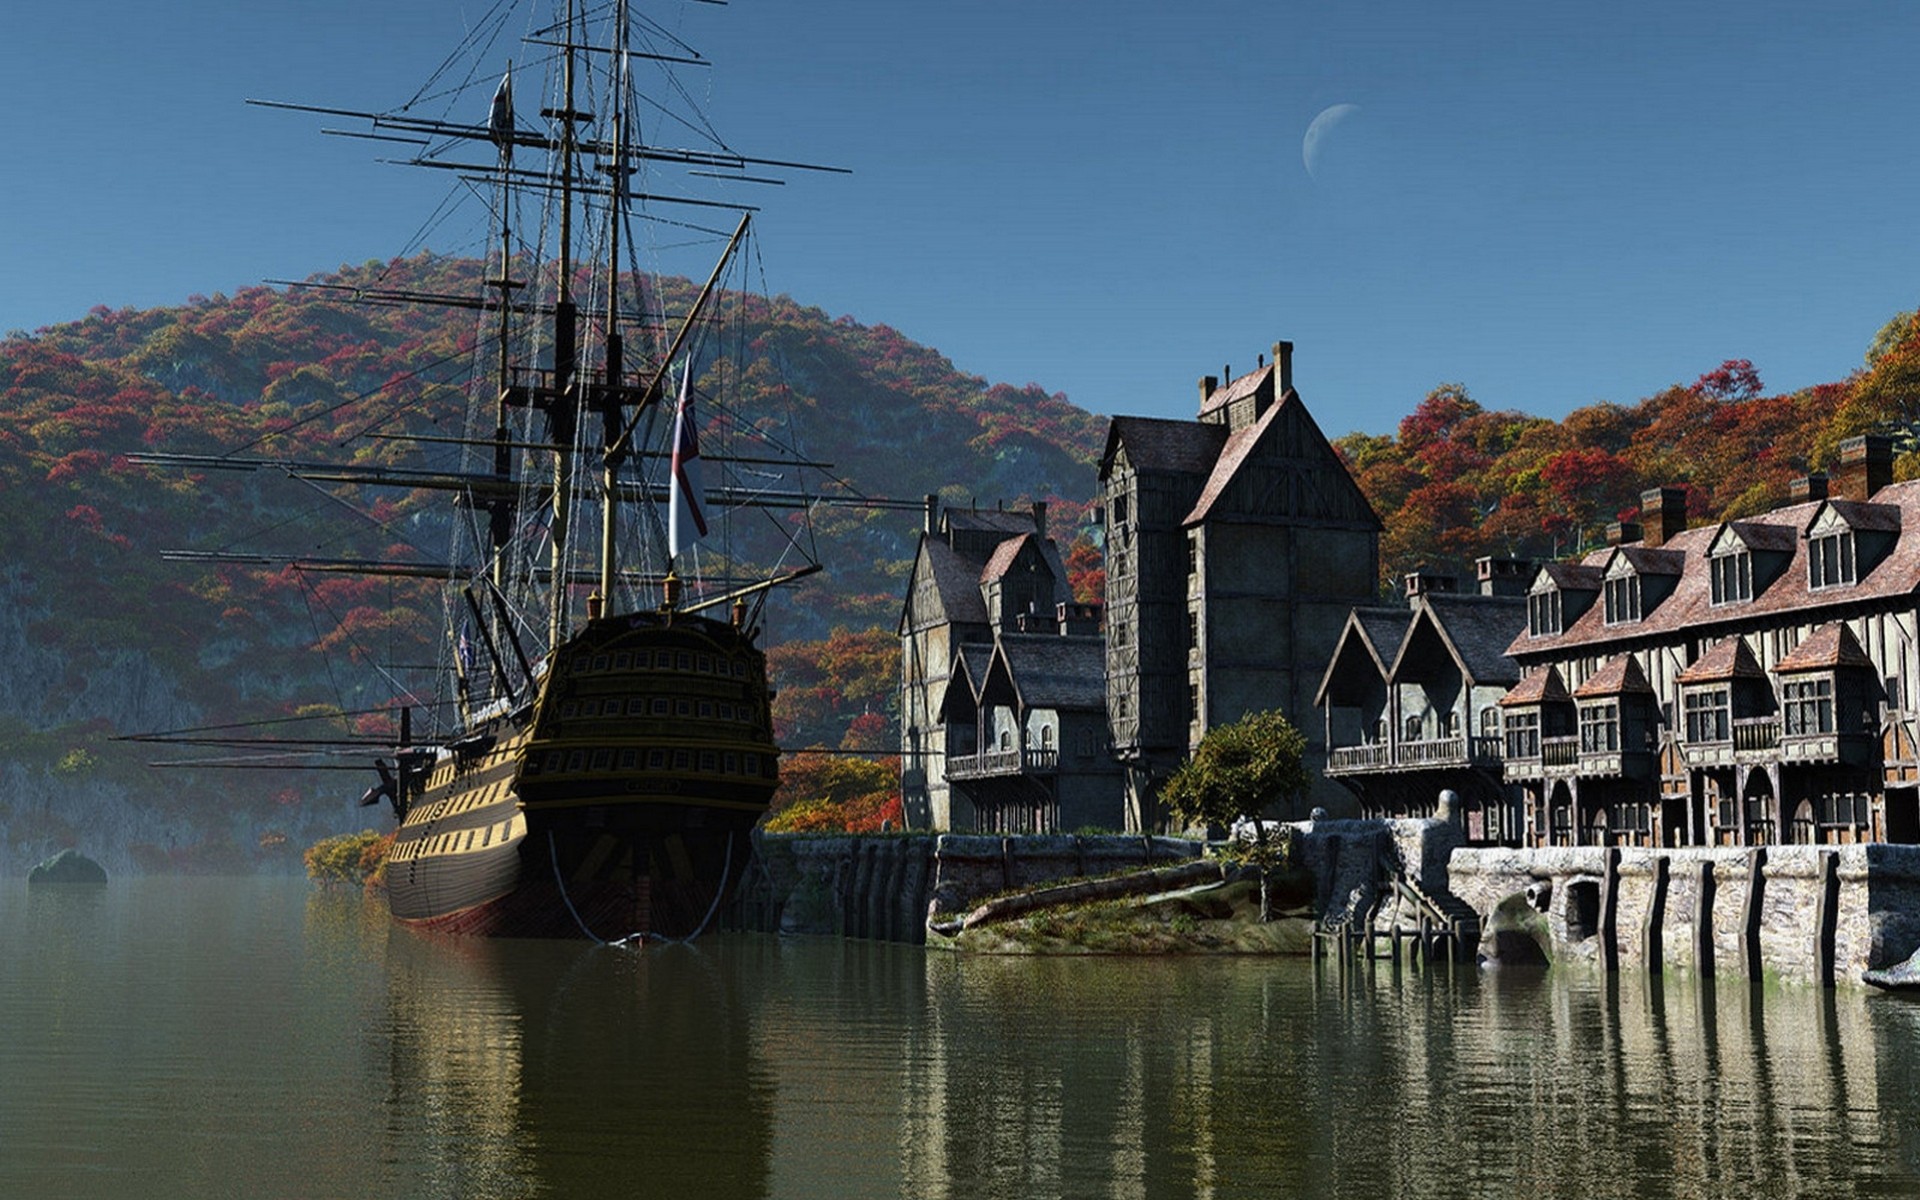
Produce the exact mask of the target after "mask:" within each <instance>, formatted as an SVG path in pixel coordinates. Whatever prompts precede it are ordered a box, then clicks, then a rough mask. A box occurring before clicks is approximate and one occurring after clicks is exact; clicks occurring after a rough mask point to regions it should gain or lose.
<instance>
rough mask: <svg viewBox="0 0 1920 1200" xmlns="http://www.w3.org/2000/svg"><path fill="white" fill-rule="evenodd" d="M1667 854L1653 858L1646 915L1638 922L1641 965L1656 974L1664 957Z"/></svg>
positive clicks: (1662, 963) (1661, 966) (1663, 961)
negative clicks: (1651, 884)
mask: <svg viewBox="0 0 1920 1200" xmlns="http://www.w3.org/2000/svg"><path fill="white" fill-rule="evenodd" d="M1668 870H1669V863H1668V860H1667V856H1666V855H1664V854H1661V855H1658V856H1656V857H1655V858H1654V860H1653V888H1652V891H1651V893H1650V894H1649V895H1648V897H1647V915H1646V918H1645V919H1644V920H1643V921H1642V922H1641V923H1640V958H1641V960H1642V961H1641V965H1642V967H1644V968H1645V969H1646V971H1647V972H1648V973H1649V974H1653V975H1658V974H1659V973H1660V972H1661V970H1662V968H1663V967H1664V965H1665V959H1666V928H1665V927H1666V923H1667V872H1668Z"/></svg>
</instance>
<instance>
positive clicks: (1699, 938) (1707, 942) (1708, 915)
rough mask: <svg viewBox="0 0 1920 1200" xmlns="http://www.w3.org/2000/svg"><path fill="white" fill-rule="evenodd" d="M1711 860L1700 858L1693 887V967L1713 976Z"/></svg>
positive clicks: (1703, 973)
mask: <svg viewBox="0 0 1920 1200" xmlns="http://www.w3.org/2000/svg"><path fill="white" fill-rule="evenodd" d="M1713 891H1714V881H1713V860H1712V859H1710V858H1703V859H1701V860H1700V878H1699V881H1698V882H1697V884H1696V885H1695V887H1694V889H1693V969H1694V970H1696V971H1698V972H1700V974H1701V976H1702V977H1703V978H1708V979H1710V978H1712V977H1713Z"/></svg>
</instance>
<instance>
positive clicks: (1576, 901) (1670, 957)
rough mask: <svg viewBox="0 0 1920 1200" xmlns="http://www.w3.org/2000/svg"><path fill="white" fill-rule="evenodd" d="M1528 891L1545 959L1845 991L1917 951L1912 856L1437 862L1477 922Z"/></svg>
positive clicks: (1788, 854) (1597, 856)
mask: <svg viewBox="0 0 1920 1200" xmlns="http://www.w3.org/2000/svg"><path fill="white" fill-rule="evenodd" d="M1663 873H1664V886H1663V881H1662V875H1663ZM1539 885H1545V886H1546V887H1547V888H1548V889H1550V891H1549V893H1548V896H1547V905H1548V907H1547V910H1546V915H1547V924H1548V928H1549V930H1550V931H1551V934H1552V943H1553V944H1552V947H1551V951H1550V953H1551V955H1552V957H1553V959H1554V960H1555V961H1573V962H1588V963H1592V964H1595V965H1600V966H1605V965H1608V959H1609V957H1611V958H1612V959H1613V962H1614V964H1615V965H1618V966H1622V967H1633V968H1641V969H1662V968H1665V967H1684V968H1688V969H1692V970H1701V969H1706V970H1711V971H1713V972H1714V973H1716V974H1721V975H1727V974H1731V975H1735V976H1739V975H1746V974H1751V973H1755V972H1772V973H1775V974H1778V975H1782V976H1787V977H1792V978H1802V979H1809V980H1825V979H1828V978H1832V979H1834V980H1836V981H1842V980H1844V981H1854V982H1857V981H1858V980H1859V979H1860V974H1861V972H1863V971H1865V970H1867V969H1868V968H1872V967H1884V966H1890V965H1893V964H1895V963H1899V962H1901V961H1903V960H1904V959H1906V958H1907V957H1908V956H1909V955H1910V954H1912V953H1913V952H1914V950H1915V949H1916V948H1920V846H1904V845H1898V846H1896V845H1868V846H1764V847H1752V848H1745V847H1725V848H1718V847H1716V848H1707V847H1682V848H1675V849H1646V848H1634V847H1626V848H1620V849H1616V850H1610V849H1603V848H1601V847H1596V846H1579V847H1554V848H1550V849H1538V850H1506V849H1481V848H1466V847H1461V848H1458V849H1455V850H1453V851H1452V852H1451V855H1450V857H1449V859H1448V864H1447V886H1448V887H1449V888H1450V889H1451V890H1452V892H1453V893H1454V894H1455V895H1456V896H1458V897H1460V898H1461V899H1462V900H1464V901H1466V902H1467V903H1468V904H1469V905H1471V906H1472V907H1473V908H1474V910H1475V911H1477V912H1479V913H1480V914H1481V916H1482V918H1483V919H1485V918H1486V917H1487V916H1488V915H1489V914H1491V913H1492V911H1493V909H1494V907H1495V906H1496V905H1498V904H1499V903H1500V901H1501V900H1503V899H1505V898H1506V897H1508V896H1511V895H1513V894H1515V893H1516V892H1525V891H1526V890H1527V889H1528V888H1529V887H1530V886H1531V887H1535V888H1536V892H1535V894H1536V895H1538V894H1539V892H1538V888H1539ZM1609 905H1611V911H1610V912H1609Z"/></svg>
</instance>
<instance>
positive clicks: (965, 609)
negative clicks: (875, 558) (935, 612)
mask: <svg viewBox="0 0 1920 1200" xmlns="http://www.w3.org/2000/svg"><path fill="white" fill-rule="evenodd" d="M920 553H921V555H922V557H923V560H924V561H925V562H926V564H927V568H928V570H930V571H931V572H932V574H933V586H934V589H935V590H936V591H937V592H938V593H939V596H940V606H941V607H942V608H944V609H945V610H946V613H947V620H949V621H955V622H974V623H979V624H985V623H986V620H987V603H986V601H984V600H982V599H981V598H980V564H979V563H978V562H976V561H974V560H973V559H971V558H969V557H967V556H966V555H964V554H961V553H959V552H958V551H956V550H955V549H954V548H953V547H952V546H949V545H947V544H946V543H945V542H944V541H942V540H940V539H939V538H923V539H922V540H921V542H920ZM909 595H911V593H909Z"/></svg>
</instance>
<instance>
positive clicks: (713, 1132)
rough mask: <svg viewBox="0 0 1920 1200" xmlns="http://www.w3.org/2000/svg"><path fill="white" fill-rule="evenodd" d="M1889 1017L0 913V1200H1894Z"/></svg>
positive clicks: (155, 912)
mask: <svg viewBox="0 0 1920 1200" xmlns="http://www.w3.org/2000/svg"><path fill="white" fill-rule="evenodd" d="M1917 1077H1920V1004H1913V1003H1909V1002H1906V1001H1904V1000H1902V999H1900V998H1896V997H1886V996H1878V995H1867V994H1863V993H1861V992H1858V991H1840V992H1838V993H1823V992H1820V991H1818V990H1815V989H1812V988H1806V987H1799V986H1785V985H1783V986H1773V985H1769V986H1766V987H1763V988H1760V989H1751V990H1750V989H1748V988H1746V987H1744V986H1742V987H1729V986H1727V985H1726V984H1724V983H1723V984H1721V985H1720V986H1718V987H1701V986H1699V985H1698V984H1696V983H1695V982H1694V981H1692V980H1691V979H1689V978H1687V977H1685V976H1676V977H1673V978H1669V979H1667V980H1665V981H1664V982H1661V981H1659V980H1650V979H1648V978H1645V977H1642V976H1637V975H1628V976H1624V977H1621V978H1620V979H1618V980H1617V981H1616V982H1614V983H1609V982H1608V981H1606V980H1604V979H1602V978H1599V977H1596V976H1592V975H1584V974H1572V973H1558V974H1552V975H1546V976H1531V977H1518V976H1513V975H1508V976H1504V977H1487V978H1480V977H1474V976H1470V975H1469V976H1466V977H1463V978H1462V979H1459V980H1456V981H1452V982H1449V981H1447V980H1446V979H1444V978H1439V979H1435V978H1431V977H1425V976H1421V975H1417V974H1411V973H1409V974H1404V975H1399V976H1396V975H1394V974H1393V973H1392V972H1391V971H1390V970H1387V969H1385V968H1384V967H1383V968H1382V969H1381V970H1380V971H1378V972H1377V973H1376V974H1375V975H1373V976H1372V977H1371V978H1348V979H1344V980H1343V979H1342V978H1340V976H1339V975H1338V974H1334V973H1329V974H1321V975H1318V976H1316V974H1315V972H1314V970H1313V968H1312V967H1311V966H1310V965H1309V964H1308V963H1306V962H1304V961H1295V960H1282V961H1271V960H1218V959H1213V960H1191V961H1134V960H1126V959H1077V960H1065V959H1052V960H1018V959H970V958H959V957H955V956H952V955H944V954H938V953H932V954H929V953H925V952H923V951H920V950H917V949H913V948H907V947H895V946H882V945H868V944H863V943H841V942H836V941H830V940H812V939H809V940H780V939H777V938H771V937H754V936H730V937H715V938H712V939H709V940H708V941H706V942H703V943H702V944H701V945H700V946H698V947H697V948H689V949H653V950H648V951H645V952H642V953H630V952H624V951H617V950H605V949H592V948H588V947H582V946H571V945H554V944H544V943H533V942H528V943H478V942H474V943H466V942H426V941H422V940H419V939H417V938H415V937H413V936H411V935H408V934H405V933H402V932H399V931H396V930H393V929H391V928H390V927H389V925H388V923H387V921H386V918H385V915H384V913H383V911H381V910H380V909H379V908H377V907H369V906H367V905H364V904H362V903H361V902H360V901H359V900H358V899H357V898H354V897H346V896H337V895H325V894H317V893H314V892H312V891H310V890H309V889H308V887H307V885H306V884H305V883H304V882H301V881H296V880H176V879H154V880H133V881H126V882H119V883H115V884H113V885H111V886H110V887H108V888H106V889H105V890H102V891H94V892H65V893H58V894H56V893H50V892H48V891H46V890H40V891H35V892H29V891H28V890H27V888H26V887H25V885H24V884H23V883H21V882H20V881H18V880H7V881H0V1197H13V1196H143V1197H145V1196H301V1197H306V1196H314V1197H333V1196H341V1197H346V1196H364V1195H374V1194H381V1195H387V1196H407V1197H414V1196H419V1197H434V1196H449V1197H451V1196H460V1197H488V1196H567V1197H573V1196H613V1195H619V1196H649V1197H652V1196H658V1197H707V1196H712V1197H750V1196H752V1197H757V1196H777V1197H789V1196H792V1197H805V1196H821V1197H845V1196H915V1197H921V1196H925V1197H940V1196H955V1197H972V1196H1004V1197H1029V1196H1118V1197H1128V1196H1140V1197H1157V1196H1296V1195H1297V1196H1355V1197H1363V1196H1364V1197H1378V1196H1436V1197H1438V1196H1448V1197H1451V1196H1525V1197H1546V1196H1668V1195H1680V1196H1694V1195H1712V1196H1720V1195H1724V1196H1752V1195H1764V1196H1819V1195H1835V1196H1842V1195H1888V1196H1905V1195H1915V1194H1920V1098H1917V1097H1916V1094H1915V1085H1916V1082H1920V1078H1917Z"/></svg>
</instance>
